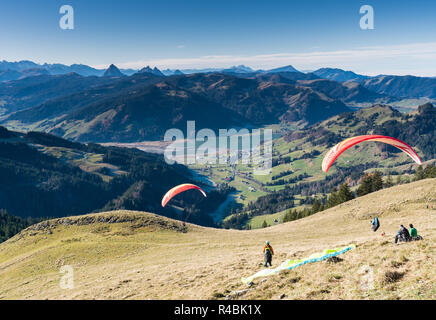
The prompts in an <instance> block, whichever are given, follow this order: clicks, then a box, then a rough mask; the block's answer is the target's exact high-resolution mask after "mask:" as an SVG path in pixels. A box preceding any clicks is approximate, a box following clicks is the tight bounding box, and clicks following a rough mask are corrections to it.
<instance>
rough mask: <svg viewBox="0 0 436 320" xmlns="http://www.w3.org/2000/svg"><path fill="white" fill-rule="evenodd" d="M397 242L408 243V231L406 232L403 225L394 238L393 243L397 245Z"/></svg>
mask: <svg viewBox="0 0 436 320" xmlns="http://www.w3.org/2000/svg"><path fill="white" fill-rule="evenodd" d="M398 240H400V241H404V242H407V241H410V235H409V230H407V228H406V227H405V226H403V225H400V230H398V232H397V234H396V236H395V243H397V242H398Z"/></svg>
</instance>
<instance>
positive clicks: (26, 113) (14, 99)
mask: <svg viewBox="0 0 436 320" xmlns="http://www.w3.org/2000/svg"><path fill="white" fill-rule="evenodd" d="M213 70H214V71H213ZM191 71H193V70H191ZM63 72H67V73H63ZM185 72H186V70H182V71H180V70H169V69H167V70H164V71H161V70H159V69H158V68H156V67H154V68H152V67H150V66H147V67H144V68H142V69H141V70H138V71H137V70H127V71H126V70H122V69H121V70H120V69H118V68H117V67H116V66H115V65H113V64H112V65H111V66H109V68H108V69H107V70H97V69H94V68H91V67H88V66H84V65H71V66H65V65H61V64H43V65H38V64H35V63H33V62H31V61H20V62H6V61H2V62H0V79H3V82H0V115H1V118H0V123H2V124H3V125H5V126H8V127H10V128H12V129H20V130H29V129H32V130H41V131H45V132H50V133H53V134H56V135H59V136H62V137H64V138H69V139H73V140H77V141H82V142H85V141H86V142H87V141H93V142H137V141H142V140H156V139H162V137H163V135H164V133H165V131H166V130H168V129H170V128H178V129H182V130H183V129H185V128H186V121H187V120H196V121H197V124H198V125H199V126H201V127H207V128H211V129H218V128H230V127H241V126H245V127H247V126H248V127H260V126H264V125H269V124H276V123H280V122H285V123H290V124H295V125H299V126H305V125H310V124H314V123H316V122H319V121H322V120H325V119H327V118H329V117H331V116H334V115H337V114H340V113H343V112H347V111H350V110H352V109H353V108H355V107H356V106H359V105H360V104H363V105H365V104H366V105H371V104H374V103H390V102H392V101H398V100H402V99H420V98H426V99H435V98H436V79H433V78H420V77H413V76H377V77H368V76H362V75H358V74H356V73H354V72H351V71H343V70H340V69H332V68H323V69H319V70H317V71H314V72H313V73H302V72H299V71H297V70H296V69H295V68H294V67H292V66H285V67H281V68H276V69H272V70H267V71H264V70H253V69H251V68H249V67H246V66H243V65H240V66H235V67H231V68H227V69H206V70H197V73H189V70H188V72H186V73H185ZM2 77H3V78H2ZM8 77H9V78H11V77H12V78H17V79H11V80H5V79H8ZM350 108H351V109H350Z"/></svg>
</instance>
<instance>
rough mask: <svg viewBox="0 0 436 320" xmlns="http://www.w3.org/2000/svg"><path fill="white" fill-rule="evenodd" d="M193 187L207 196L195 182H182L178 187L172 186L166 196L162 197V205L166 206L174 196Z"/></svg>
mask: <svg viewBox="0 0 436 320" xmlns="http://www.w3.org/2000/svg"><path fill="white" fill-rule="evenodd" d="M191 189H197V190H199V191H200V192H201V193H202V194H203V196H205V197H206V193H205V192H204V191H203V190H202V189H201V188H200V187H197V186H196V185H195V184H190V183H185V184H181V185H179V186H177V187H174V188H172V189H171V190H169V191H168V192H167V193H166V194H165V195H164V197H163V198H162V207H165V206H166V204H167V203H168V202H169V201H170V200H171V199H172V198H173V197H174V196H176V195H178V194H179V193H182V192H185V191H186V190H191Z"/></svg>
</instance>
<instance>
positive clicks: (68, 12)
mask: <svg viewBox="0 0 436 320" xmlns="http://www.w3.org/2000/svg"><path fill="white" fill-rule="evenodd" d="M59 13H60V14H62V15H63V16H62V17H61V19H60V20H59V27H60V28H61V29H62V30H74V8H73V7H72V6H70V5H63V6H62V7H61V8H60V9H59Z"/></svg>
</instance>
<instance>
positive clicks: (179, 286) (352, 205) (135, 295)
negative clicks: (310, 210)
mask: <svg viewBox="0 0 436 320" xmlns="http://www.w3.org/2000/svg"><path fill="white" fill-rule="evenodd" d="M427 203H428V204H429V205H433V207H434V208H436V179H428V180H423V181H419V182H415V183H412V184H408V185H402V186H397V187H393V188H390V189H385V190H382V191H380V192H377V193H374V194H370V195H367V196H365V197H362V198H358V199H355V200H353V201H350V202H348V203H345V204H343V205H341V206H338V207H336V208H333V209H330V210H328V211H325V212H321V213H318V214H316V215H313V216H310V217H308V218H305V219H302V220H299V221H294V222H290V223H286V224H282V225H277V226H274V227H270V228H266V229H260V230H250V231H237V230H217V229H211V228H203V227H198V226H194V225H188V232H186V233H185V232H183V230H182V229H181V228H180V223H179V222H177V221H172V220H170V219H166V218H162V217H158V216H156V215H153V214H149V213H140V212H128V211H117V212H109V213H103V214H97V215H87V216H82V217H72V218H68V219H67V220H65V219H64V220H55V221H52V223H51V224H49V225H47V226H45V227H44V228H41V229H40V230H37V228H30V229H27V230H25V231H23V232H22V233H21V234H19V235H17V236H15V237H14V238H12V239H10V240H9V241H7V242H5V243H3V244H0V284H1V285H0V299H225V298H226V297H228V298H233V299H435V298H436V289H435V285H434V283H435V279H436V271H435V268H434V265H435V245H434V243H435V240H436V228H435V227H436V225H435V214H436V210H430V209H426V204H427ZM373 214H377V215H378V216H379V217H380V220H381V228H380V229H379V231H378V232H377V233H373V232H372V231H371V229H370V224H369V219H370V216H371V215H373ZM108 222H112V223H108ZM401 223H402V224H409V223H413V224H414V225H415V226H416V227H417V228H418V231H419V233H420V234H422V235H423V236H424V240H423V241H417V242H411V243H404V244H401V245H394V244H393V237H394V234H395V232H396V230H397V229H398V226H399V224H401ZM48 230H51V232H49V231H48ZM382 232H385V233H386V235H385V236H381V233H382ZM265 240H270V241H271V244H272V245H273V247H274V250H275V252H276V255H275V256H274V259H273V264H274V265H277V264H279V263H281V262H282V261H284V260H286V259H288V258H292V259H295V258H301V257H305V256H308V255H310V254H312V253H314V252H318V251H322V250H323V249H325V248H333V247H338V246H343V245H347V244H350V243H356V244H357V248H356V249H354V250H351V251H349V252H347V253H345V254H344V255H341V256H340V259H332V261H324V262H319V263H313V264H307V265H305V266H302V267H299V268H297V269H294V270H286V271H282V272H280V273H279V274H278V275H276V276H272V277H268V278H264V279H255V281H254V283H253V284H251V285H250V286H249V287H247V286H246V285H243V284H242V282H241V280H240V279H241V277H246V276H249V275H251V274H253V273H255V272H257V271H259V270H260V269H262V268H263V267H262V259H263V256H262V253H261V250H262V247H263V242H264V241H265ZM64 265H70V266H72V267H73V268H74V279H75V282H74V285H75V287H74V289H72V290H66V289H61V288H60V286H59V282H60V279H61V276H62V274H60V272H59V271H60V268H61V267H62V266H64ZM370 278H372V279H373V281H372V282H371V281H370V282H368V279H370Z"/></svg>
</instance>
